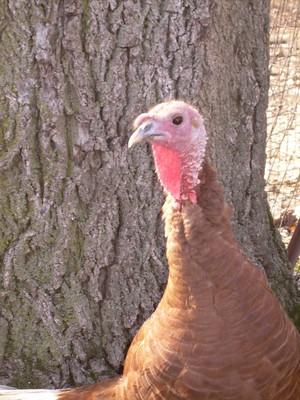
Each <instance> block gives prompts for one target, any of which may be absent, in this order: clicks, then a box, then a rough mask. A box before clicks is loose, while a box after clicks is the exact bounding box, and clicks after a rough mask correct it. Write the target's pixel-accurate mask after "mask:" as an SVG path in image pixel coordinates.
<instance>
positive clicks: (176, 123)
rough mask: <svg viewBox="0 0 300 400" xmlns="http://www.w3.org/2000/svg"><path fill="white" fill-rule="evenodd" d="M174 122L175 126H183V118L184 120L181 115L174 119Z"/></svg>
mask: <svg viewBox="0 0 300 400" xmlns="http://www.w3.org/2000/svg"><path fill="white" fill-rule="evenodd" d="M172 122H173V124H174V125H181V124H182V122H183V118H182V116H181V115H177V117H174V118H173V119H172Z"/></svg>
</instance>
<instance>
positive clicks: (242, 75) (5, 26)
mask: <svg viewBox="0 0 300 400" xmlns="http://www.w3.org/2000/svg"><path fill="white" fill-rule="evenodd" d="M1 10H2V16H3V18H2V19H1V22H0V24H1V25H0V32H1V43H0V56H1V60H2V62H1V66H0V92H1V97H0V120H1V126H0V151H1V153H0V157H1V159H0V170H1V176H0V203H1V210H0V229H1V235H0V251H1V315H0V328H1V329H0V365H1V366H0V377H1V383H3V384H10V385H17V386H23V387H25V386H29V387H32V386H35V387H36V386H39V387H42V386H48V387H49V386H52V387H53V386H56V387H62V386H69V385H72V384H76V385H78V384H84V383H88V382H93V381H95V380H98V379H101V378H103V377H104V376H112V375H113V374H115V373H116V372H120V370H121V368H122V363H123V359H124V354H125V352H126V349H127V348H128V346H129V344H130V341H131V340H132V337H133V335H134V333H135V332H136V330H137V329H138V327H139V326H140V325H141V323H142V322H143V321H144V320H145V319H146V318H147V317H148V316H149V315H150V314H151V313H152V311H153V309H154V308H155V306H156V304H157V303H158V301H159V299H160V297H161V294H162V291H163V289H164V285H165V282H166V278H167V267H166V260H165V241H164V235H163V224H162V221H161V205H162V201H163V193H162V190H161V188H160V186H159V184H158V182H157V179H156V177H155V173H154V168H153V163H152V159H151V155H150V151H149V148H147V147H146V146H144V147H143V146H142V147H139V148H136V149H134V151H130V152H128V150H127V141H128V137H129V135H130V133H131V127H130V123H131V121H132V120H133V118H134V117H136V116H137V115H138V114H139V113H140V112H143V111H145V110H147V109H148V107H149V106H150V105H153V104H155V103H157V102H158V101H161V100H164V99H168V98H181V99H185V100H187V101H190V102H192V103H193V104H195V105H196V106H197V107H199V108H200V110H201V112H202V113H203V115H204V117H205V120H206V126H207V130H208V132H209V135H210V137H211V140H210V154H211V158H212V160H213V161H214V163H215V165H216V167H217V169H218V173H219V177H220V179H221V180H222V182H223V183H224V185H225V186H226V196H227V199H228V201H229V202H230V204H232V205H233V207H234V211H235V213H234V221H233V227H234V230H235V232H236V235H237V237H238V240H239V242H240V243H241V244H242V246H243V247H244V249H245V251H247V252H248V254H249V255H250V256H251V257H252V258H253V259H254V260H255V261H256V262H257V264H258V265H259V266H261V267H264V268H265V269H266V271H267V272H268V274H269V276H270V277H271V279H272V282H279V284H278V286H277V287H276V290H277V293H278V295H279V297H280V299H281V300H282V301H283V303H284V304H285V305H286V307H287V308H290V307H291V305H292V303H293V293H294V292H293V290H292V288H293V284H292V279H291V276H290V275H289V272H288V267H287V261H286V256H285V252H284V251H283V250H282V247H281V244H280V241H278V239H277V237H275V236H276V235H275V233H274V230H273V228H272V229H270V224H269V219H268V210H267V204H266V199H265V196H264V192H263V186H264V183H263V172H264V162H265V156H264V149H265V138H266V120H265V111H266V105H267V88H268V21H269V10H268V1H261V0H252V1H250V0H249V1H244V0H234V1H230V2H229V1H225V2H224V1H212V0H201V1H198V2H195V1H185V2H183V1H177V0H173V1H148V2H144V1H132V0H128V1H93V0H85V1H83V2H82V1H78V0H74V1H67V0H65V1H55V0H51V1H47V2H46V1H38V2H33V1H30V0H29V1H28V0H16V1H13V2H8V1H5V0H2V1H1ZM281 277H284V280H283V281H282V280H281Z"/></svg>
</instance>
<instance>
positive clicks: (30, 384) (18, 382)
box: [10, 371, 42, 389]
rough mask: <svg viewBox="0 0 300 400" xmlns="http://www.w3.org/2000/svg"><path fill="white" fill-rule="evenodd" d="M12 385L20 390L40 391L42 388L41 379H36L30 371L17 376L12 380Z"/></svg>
mask: <svg viewBox="0 0 300 400" xmlns="http://www.w3.org/2000/svg"><path fill="white" fill-rule="evenodd" d="M10 385H11V386H13V387H15V388H20V389H39V388H41V386H42V384H41V382H40V381H39V379H37V378H35V377H34V376H33V374H32V372H29V371H28V372H26V373H21V374H16V375H15V376H14V377H13V378H12V380H11V382H10Z"/></svg>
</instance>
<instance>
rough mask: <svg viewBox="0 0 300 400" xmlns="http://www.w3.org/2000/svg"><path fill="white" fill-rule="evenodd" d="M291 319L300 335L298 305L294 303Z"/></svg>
mask: <svg viewBox="0 0 300 400" xmlns="http://www.w3.org/2000/svg"><path fill="white" fill-rule="evenodd" d="M292 318H293V321H294V324H295V325H296V328H297V329H298V331H299V333H300V303H296V304H295V305H294V308H293V312H292Z"/></svg>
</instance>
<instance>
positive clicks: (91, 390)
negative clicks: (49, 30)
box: [0, 101, 300, 400]
mask: <svg viewBox="0 0 300 400" xmlns="http://www.w3.org/2000/svg"><path fill="white" fill-rule="evenodd" d="M134 125H135V129H136V130H135V132H134V133H133V135H132V136H131V138H130V140H129V147H132V146H133V145H135V144H137V143H139V142H144V141H147V142H149V143H151V145H152V149H153V155H154V159H155V165H156V171H157V175H158V178H159V180H160V181H161V183H162V185H163V186H164V188H165V191H166V194H167V198H166V202H165V205H164V207H163V215H164V219H165V225H166V228H165V231H166V237H167V258H168V263H169V278H168V283H167V287H166V290H165V292H164V295H163V297H162V299H161V302H160V303H159V305H158V307H157V309H156V310H155V312H154V313H153V314H152V316H151V317H150V318H149V319H148V320H147V321H146V322H145V323H144V325H143V326H142V327H141V328H140V330H139V332H138V333H137V335H136V336H135V338H134V340H133V342H132V344H131V346H130V348H129V351H128V354H127V356H126V359H125V365H124V372H123V375H122V377H120V378H115V379H113V380H109V381H106V382H100V383H98V384H95V385H90V386H85V387H81V388H77V389H72V390H61V391H22V390H16V391H13V390H10V391H9V390H7V391H2V392H1V395H0V400H9V399H11V400H24V399H32V400H34V399H36V400H58V399H59V400H96V399H97V400H100V399H121V400H122V399H124V400H125V399H126V400H146V399H147V400H158V399H167V400H183V399H188V400H299V399H300V337H299V334H298V333H297V331H296V329H295V327H294V326H293V324H292V323H291V322H290V320H289V319H288V317H287V315H286V314H285V312H284V311H283V309H282V308H281V306H280V305H279V303H278V301H277V300H276V298H275V296H274V295H273V293H272V291H271V289H270V287H269V285H268V282H267V280H266V277H265V275H264V274H263V273H262V272H261V271H260V270H258V269H257V268H256V267H255V266H254V265H253V263H252V262H251V261H249V259H248V258H247V257H246V256H245V254H244V253H243V252H242V251H241V250H240V248H239V246H238V245H237V243H236V241H235V239H234V237H233V233H232V231H231V228H230V224H229V221H230V217H231V210H230V208H229V207H228V206H227V205H226V204H225V203H224V200H223V194H222V193H223V189H222V186H221V185H220V183H218V181H217V178H216V172H215V170H214V169H213V168H212V166H211V165H210V163H209V161H208V159H207V157H206V156H205V147H206V142H207V136H206V132H205V129H204V124H203V120H202V118H201V116H200V115H199V113H198V111H197V110H196V109H195V108H193V107H192V106H190V105H188V104H186V103H185V102H182V101H168V102H164V103H162V104H159V105H157V106H156V107H154V108H152V109H151V110H150V111H149V112H148V113H145V114H142V115H140V116H139V117H138V118H137V119H136V120H135V123H134Z"/></svg>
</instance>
